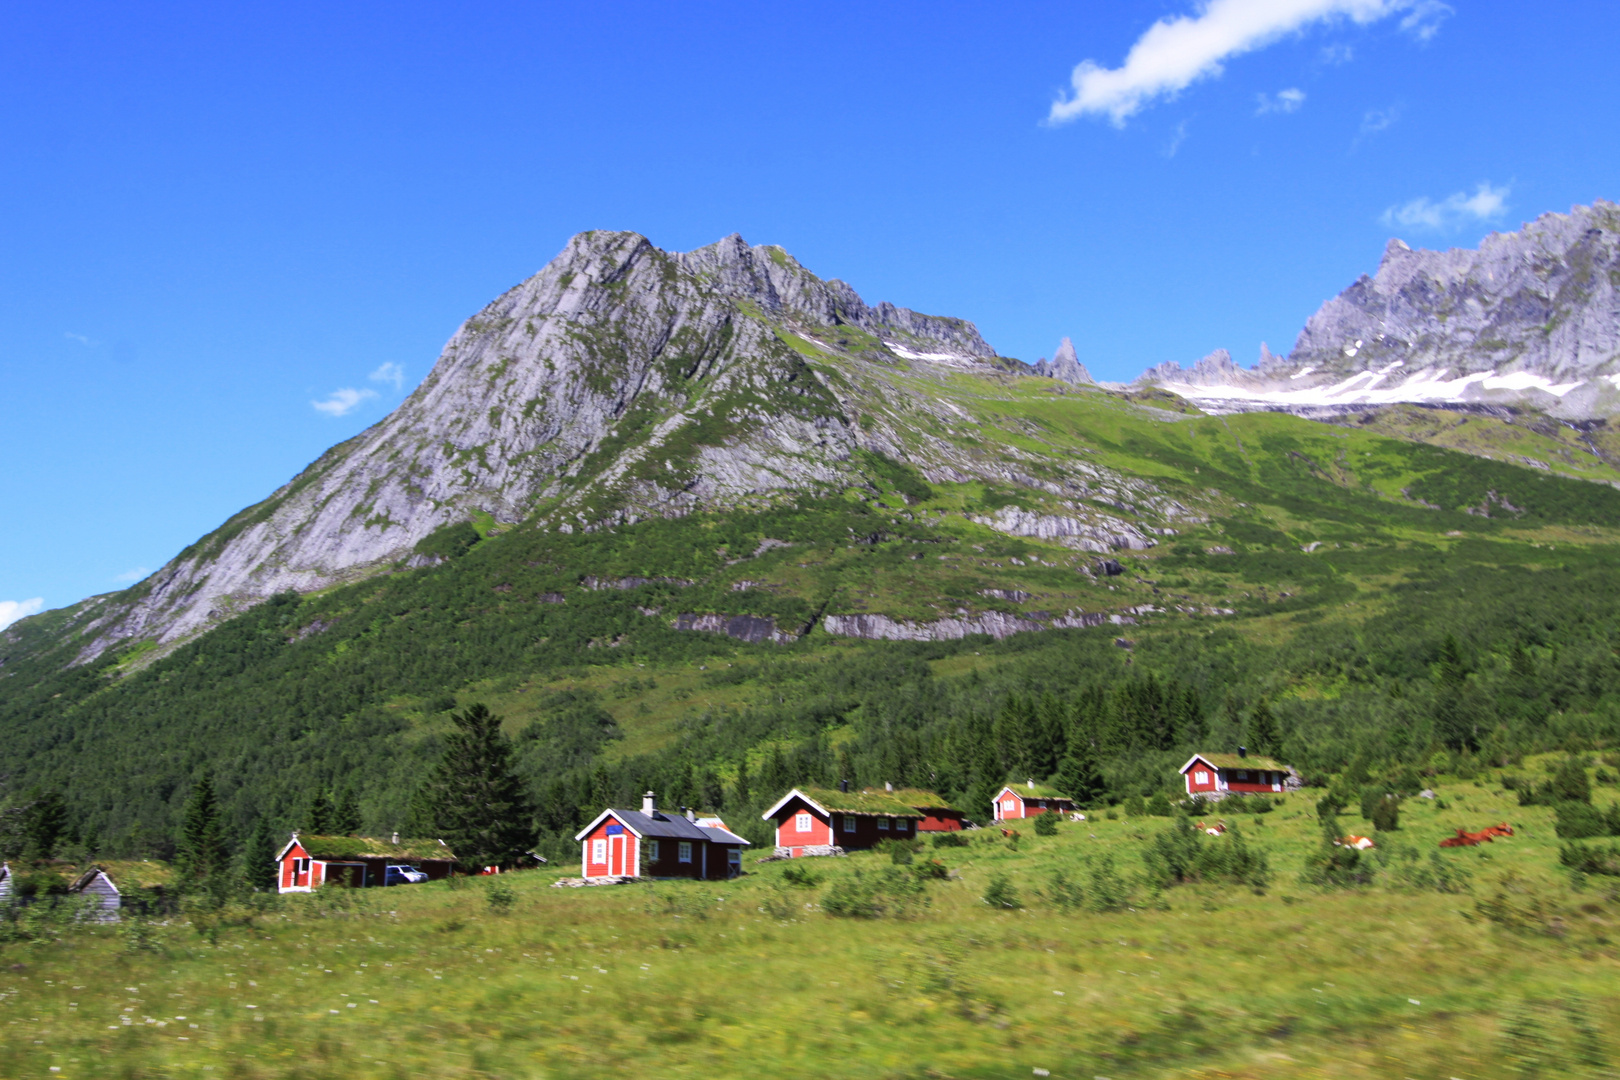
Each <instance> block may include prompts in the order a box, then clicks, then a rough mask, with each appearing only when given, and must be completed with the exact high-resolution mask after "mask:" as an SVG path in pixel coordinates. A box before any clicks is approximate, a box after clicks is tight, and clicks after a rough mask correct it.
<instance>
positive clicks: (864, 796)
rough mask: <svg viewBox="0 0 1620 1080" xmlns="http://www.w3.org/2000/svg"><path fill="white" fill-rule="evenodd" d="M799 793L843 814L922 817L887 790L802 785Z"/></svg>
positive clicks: (909, 805) (818, 804) (913, 808)
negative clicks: (845, 789)
mask: <svg viewBox="0 0 1620 1080" xmlns="http://www.w3.org/2000/svg"><path fill="white" fill-rule="evenodd" d="M799 792H800V794H802V795H804V796H805V797H806V798H808V799H811V800H812V801H814V802H815V804H816V805H817V806H821V807H825V808H826V809H828V810H837V811H838V812H839V813H843V814H869V815H871V816H873V817H912V818H914V817H922V815H921V814H919V813H918V812H917V808H916V807H914V806H912V805H911V804H910V803H905V802H901V801H900V800H899V799H898V798H896V797H895V794H891V793H890V792H887V791H838V790H836V789H829V788H812V787H802V788H800V789H799Z"/></svg>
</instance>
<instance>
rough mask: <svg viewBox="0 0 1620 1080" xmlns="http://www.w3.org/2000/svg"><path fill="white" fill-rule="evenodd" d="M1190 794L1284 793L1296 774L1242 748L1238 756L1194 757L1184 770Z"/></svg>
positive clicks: (1239, 749)
mask: <svg viewBox="0 0 1620 1080" xmlns="http://www.w3.org/2000/svg"><path fill="white" fill-rule="evenodd" d="M1181 775H1182V776H1184V777H1186V778H1187V794H1188V795H1202V796H1204V797H1205V798H1216V799H1218V798H1221V797H1222V796H1223V795H1227V794H1230V793H1233V792H1240V793H1243V794H1260V793H1271V792H1276V791H1282V790H1283V787H1284V785H1285V784H1287V782H1288V779H1289V777H1290V776H1291V775H1292V773H1291V772H1290V771H1289V768H1288V766H1286V765H1284V764H1283V763H1282V762H1280V761H1276V760H1274V759H1272V758H1268V757H1260V756H1258V755H1256V754H1250V753H1249V752H1248V751H1247V750H1245V749H1244V748H1243V747H1241V746H1240V747H1238V752H1237V753H1235V754H1194V755H1193V756H1192V757H1190V758H1188V759H1187V764H1185V765H1183V766H1182V767H1181Z"/></svg>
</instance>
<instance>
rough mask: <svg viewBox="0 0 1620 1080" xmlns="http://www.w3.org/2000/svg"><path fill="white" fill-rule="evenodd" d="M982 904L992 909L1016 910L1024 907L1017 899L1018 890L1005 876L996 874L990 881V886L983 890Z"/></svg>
mask: <svg viewBox="0 0 1620 1080" xmlns="http://www.w3.org/2000/svg"><path fill="white" fill-rule="evenodd" d="M984 902H985V903H986V904H989V905H990V906H991V907H993V908H1004V909H1007V910H1016V909H1018V908H1021V907H1023V906H1024V904H1023V901H1021V900H1019V899H1018V889H1017V888H1016V887H1014V885H1013V883H1012V881H1011V879H1009V878H1008V877H1007V875H1006V874H997V875H995V876H994V877H992V878H991V879H990V885H989V887H988V888H986V889H985V890H984Z"/></svg>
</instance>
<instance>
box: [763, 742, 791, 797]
mask: <svg viewBox="0 0 1620 1080" xmlns="http://www.w3.org/2000/svg"><path fill="white" fill-rule="evenodd" d="M792 786H793V782H792V780H790V779H789V776H788V766H787V759H785V758H784V757H783V756H782V747H781V746H780V744H778V745H776V746H772V747H771V752H770V755H769V756H768V757H766V759H765V764H764V766H763V767H762V768H761V769H760V770H759V787H760V792H761V795H760V797H761V798H764V799H769V800H770V801H771V802H775V801H776V800H777V799H779V798H781V797H782V796H783V795H786V794H787V792H788V789H789V788H791V787H792Z"/></svg>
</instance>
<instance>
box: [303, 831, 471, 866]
mask: <svg viewBox="0 0 1620 1080" xmlns="http://www.w3.org/2000/svg"><path fill="white" fill-rule="evenodd" d="M298 843H299V846H300V847H302V848H303V849H304V850H305V851H307V852H309V854H310V857H311V858H314V859H322V860H330V859H400V860H404V861H408V860H411V859H418V860H423V859H443V860H446V861H454V860H455V855H453V854H452V853H451V851H450V849H449V848H447V847H445V846H444V845H443V844H441V843H439V842H438V841H437V840H426V839H412V840H401V841H400V842H399V843H397V844H394V843H390V842H389V841H387V840H377V839H373V838H372V837H369V836H304V835H302V834H300V835H299V837H298Z"/></svg>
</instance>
